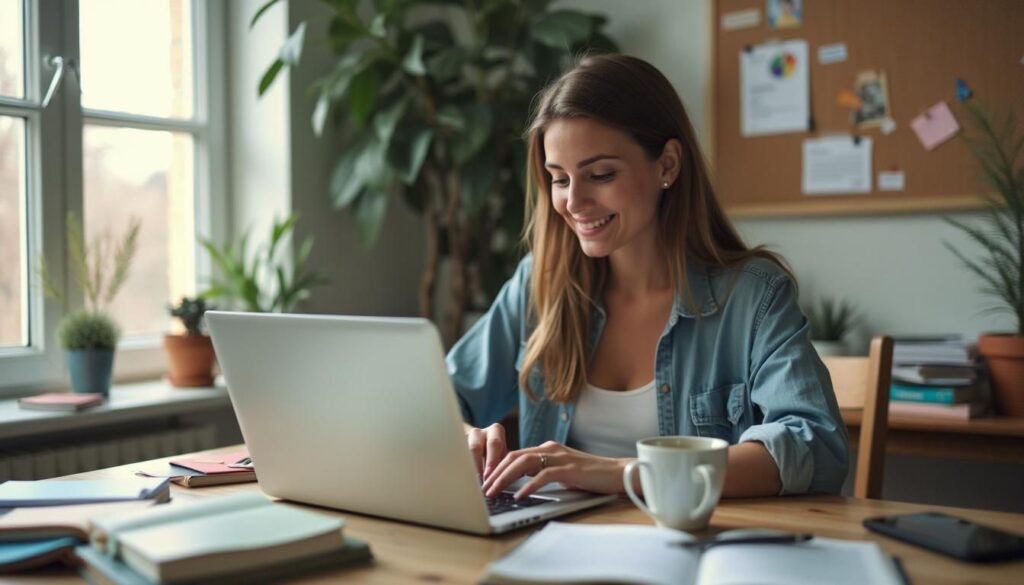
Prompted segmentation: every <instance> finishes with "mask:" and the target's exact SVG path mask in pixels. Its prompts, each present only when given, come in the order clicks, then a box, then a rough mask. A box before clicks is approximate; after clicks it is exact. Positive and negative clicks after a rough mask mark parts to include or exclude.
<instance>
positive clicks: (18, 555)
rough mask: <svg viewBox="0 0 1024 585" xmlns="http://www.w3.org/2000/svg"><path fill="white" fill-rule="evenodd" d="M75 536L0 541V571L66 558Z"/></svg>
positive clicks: (22, 569)
mask: <svg viewBox="0 0 1024 585" xmlns="http://www.w3.org/2000/svg"><path fill="white" fill-rule="evenodd" d="M78 544H79V541H78V539H77V538H72V537H70V536H62V537H60V538H44V539H40V540H27V541H22V542H0V573H13V572H15V571H24V570H27V569H34V568H36V567H42V566H44V565H49V564H50V563H53V562H56V561H64V560H68V559H70V558H71V557H72V554H73V552H74V549H75V547H76V546H78Z"/></svg>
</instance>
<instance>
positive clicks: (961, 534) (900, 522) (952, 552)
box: [864, 512, 1024, 563]
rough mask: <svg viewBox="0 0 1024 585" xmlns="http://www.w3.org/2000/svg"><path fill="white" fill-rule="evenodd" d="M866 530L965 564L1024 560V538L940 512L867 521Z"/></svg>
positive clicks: (899, 515) (865, 522) (882, 517)
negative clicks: (966, 562)
mask: <svg viewBox="0 0 1024 585" xmlns="http://www.w3.org/2000/svg"><path fill="white" fill-rule="evenodd" d="M864 527H865V528H867V529H868V530H872V531H874V532H878V533H881V534H884V535H886V536H891V537H893V538H897V539H899V540H904V541H906V542H909V543H911V544H916V545H918V546H923V547H924V548H927V549H929V550H933V551H935V552H938V553H942V554H944V555H949V556H951V557H954V558H958V559H961V560H965V561H971V562H976V563H982V562H992V561H1002V560H1008V559H1018V558H1024V536H1019V535H1016V534H1011V533H1009V532H1005V531H1003V530H999V529H997V528H991V527H989V526H982V525H980V524H975V523H973V522H971V521H969V520H964V519H963V518H957V517H956V516H950V515H948V514H943V513H941V512H922V513H917V514H896V515H893V516H880V517H877V518H868V519H866V520H864Z"/></svg>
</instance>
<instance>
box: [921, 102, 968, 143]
mask: <svg viewBox="0 0 1024 585" xmlns="http://www.w3.org/2000/svg"><path fill="white" fill-rule="evenodd" d="M910 127H911V128H913V129H914V133H915V134H917V137H918V139H920V140H921V144H922V145H924V147H925V149H927V150H934V149H935V147H936V146H938V145H940V144H942V143H943V142H945V141H947V140H949V139H950V138H952V137H954V136H956V133H957V132H959V131H960V124H957V122H956V118H954V117H953V112H951V111H950V110H949V106H948V105H947V104H946V102H939V103H937V104H935V105H934V106H932V107H930V108H928V109H927V110H926V111H925V112H924V113H923V114H921V115H920V116H918V117H916V118H914V119H913V120H911V121H910Z"/></svg>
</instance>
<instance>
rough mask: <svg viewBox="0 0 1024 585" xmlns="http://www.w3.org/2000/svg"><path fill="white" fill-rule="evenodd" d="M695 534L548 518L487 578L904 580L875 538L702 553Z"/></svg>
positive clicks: (712, 583) (841, 583)
mask: <svg viewBox="0 0 1024 585" xmlns="http://www.w3.org/2000/svg"><path fill="white" fill-rule="evenodd" d="M691 540H693V537H692V536H690V535H689V534H687V533H685V532H679V531H676V530H670V529H667V528H657V527H654V526H639V525H622V524H605V525H602V524H564V523H560V522H550V523H548V525H547V526H545V527H544V528H543V529H542V530H540V531H539V532H537V533H535V534H534V535H533V536H531V537H530V538H528V539H527V540H526V542H524V543H523V544H521V545H520V546H519V547H518V548H516V549H514V550H513V551H512V552H511V553H509V554H508V555H507V556H505V557H504V558H502V559H501V560H499V561H497V562H495V563H492V564H491V565H490V566H488V567H487V571H486V574H485V576H484V579H483V580H484V581H487V582H493V583H497V584H510V583H515V584H523V583H590V582H607V583H646V584H654V585H662V584H664V585H670V584H675V585H729V584H735V583H765V584H776V583H778V584H783V583H785V584H788V585H812V584H813V585H817V584H820V583H833V584H837V585H860V584H863V583H873V584H875V585H900V584H902V583H903V582H904V581H903V578H902V576H901V574H900V571H899V570H898V569H897V567H896V564H895V563H894V562H893V561H892V559H891V558H890V557H889V556H888V555H886V554H885V552H883V551H882V549H881V548H880V547H879V546H878V545H877V544H875V543H873V542H868V541H844V540H834V539H830V538H815V539H813V540H810V541H807V542H803V543H796V544H729V545H722V546H715V547H712V548H710V549H708V550H707V551H705V552H704V553H699V552H696V551H692V550H687V549H684V548H682V547H680V546H678V544H679V543H681V542H686V541H691Z"/></svg>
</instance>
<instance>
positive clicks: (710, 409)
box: [690, 384, 747, 443]
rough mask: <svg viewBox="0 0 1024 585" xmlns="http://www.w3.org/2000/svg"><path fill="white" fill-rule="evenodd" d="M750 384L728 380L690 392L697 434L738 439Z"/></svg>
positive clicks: (733, 440) (691, 411) (692, 414)
mask: <svg viewBox="0 0 1024 585" xmlns="http://www.w3.org/2000/svg"><path fill="white" fill-rule="evenodd" d="M746 394H747V385H746V384H726V385H724V386H719V387H717V388H712V389H711V390H708V391H706V392H699V393H697V394H694V395H691V396H690V416H691V418H692V419H693V425H694V427H696V429H697V434H698V435H700V436H702V437H714V438H717V439H725V440H726V441H729V442H730V443H735V442H736V440H737V439H739V435H740V433H741V432H742V430H741V427H742V424H743V415H744V413H745V412H746Z"/></svg>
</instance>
